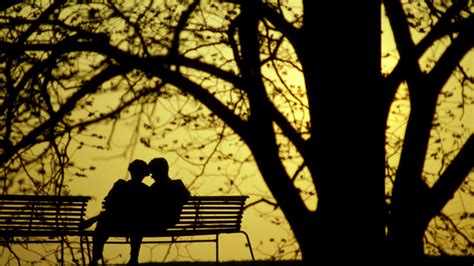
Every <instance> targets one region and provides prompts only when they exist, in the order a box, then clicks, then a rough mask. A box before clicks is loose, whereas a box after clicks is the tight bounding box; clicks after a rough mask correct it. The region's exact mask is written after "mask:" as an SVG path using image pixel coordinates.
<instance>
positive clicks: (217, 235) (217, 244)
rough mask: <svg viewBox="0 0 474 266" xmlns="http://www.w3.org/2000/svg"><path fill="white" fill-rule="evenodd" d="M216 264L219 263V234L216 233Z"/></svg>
mask: <svg viewBox="0 0 474 266" xmlns="http://www.w3.org/2000/svg"><path fill="white" fill-rule="evenodd" d="M216 265H219V234H216Z"/></svg>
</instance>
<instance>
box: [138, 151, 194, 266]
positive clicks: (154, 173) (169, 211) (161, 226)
mask: <svg viewBox="0 0 474 266" xmlns="http://www.w3.org/2000/svg"><path fill="white" fill-rule="evenodd" d="M148 170H149V172H150V174H151V177H152V178H153V179H154V180H155V182H154V183H153V184H152V185H151V186H150V188H149V192H148V202H147V205H148V206H149V207H148V209H147V211H146V213H145V215H144V217H145V219H144V221H143V227H142V228H143V231H145V232H162V231H164V230H166V229H167V228H169V227H171V226H173V225H175V224H176V223H177V222H178V221H179V216H180V214H181V210H182V208H183V205H184V204H185V203H186V202H187V200H188V198H189V196H190V193H189V191H188V189H187V188H186V186H185V185H184V183H183V181H181V180H180V179H171V178H170V177H169V174H168V171H169V165H168V162H167V161H166V159H164V158H155V159H153V160H151V161H150V162H149V163H148ZM141 241H142V237H136V238H134V239H131V242H130V244H131V248H132V250H133V252H132V253H133V254H135V255H136V259H138V253H139V250H140V246H141ZM131 259H132V258H131ZM134 259H135V258H134ZM137 262H138V261H135V263H137Z"/></svg>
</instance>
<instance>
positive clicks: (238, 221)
mask: <svg viewBox="0 0 474 266" xmlns="http://www.w3.org/2000/svg"><path fill="white" fill-rule="evenodd" d="M247 198H248V196H193V197H191V198H190V199H189V200H188V202H187V203H186V204H185V205H184V207H183V211H182V213H181V216H180V220H179V222H178V223H177V224H176V225H174V226H173V227H171V228H168V229H167V230H166V231H164V232H149V233H146V234H145V236H144V239H143V242H142V243H182V242H213V243H215V245H216V262H219V236H220V235H221V234H234V233H241V234H243V235H244V236H245V238H246V240H247V246H248V248H249V251H250V255H251V257H252V260H255V257H254V254H253V251H252V246H251V244H250V239H249V236H248V234H247V233H246V232H244V231H242V230H241V225H242V218H243V213H244V208H245V201H246V200H247ZM114 236H115V237H121V236H120V235H114ZM192 236H206V239H192V238H189V237H192ZM107 243H109V244H123V243H128V239H126V238H125V240H122V241H120V240H116V239H113V240H109V241H108V242H107Z"/></svg>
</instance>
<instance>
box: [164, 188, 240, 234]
mask: <svg viewBox="0 0 474 266" xmlns="http://www.w3.org/2000/svg"><path fill="white" fill-rule="evenodd" d="M247 198H248V196H194V197H191V198H190V199H189V200H188V202H187V203H186V204H185V205H184V207H183V210H182V213H181V216H180V220H179V222H178V223H177V224H176V225H175V226H173V227H171V228H169V229H168V230H167V232H168V233H169V234H173V233H176V234H181V235H186V234H189V235H193V234H196V233H209V234H212V233H218V232H219V233H223V232H229V233H231V232H238V231H240V227H241V224H242V216H243V211H244V206H245V201H246V200H247ZM183 230H184V231H183ZM178 231H181V233H178Z"/></svg>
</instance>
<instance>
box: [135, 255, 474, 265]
mask: <svg viewBox="0 0 474 266" xmlns="http://www.w3.org/2000/svg"><path fill="white" fill-rule="evenodd" d="M389 264H390V263H389V262H388V261H387V265H389ZM142 265H147V266H153V265H160V266H162V265H176V266H214V265H216V264H215V262H165V263H144V264H142ZM219 265H222V266H301V265H302V263H301V261H294V260H288V261H269V260H259V261H228V262H221V263H220V264H219ZM417 265H419V266H420V265H421V266H424V265H426V266H448V265H449V266H472V265H474V256H465V257H461V256H460V257H458V256H445V257H425V258H424V260H423V261H422V262H419V263H417Z"/></svg>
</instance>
